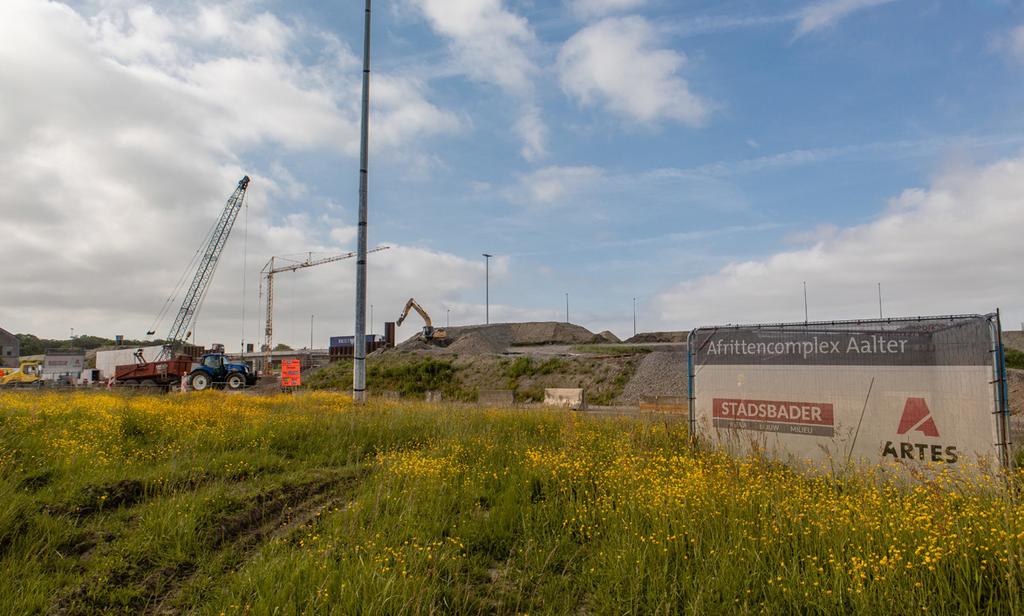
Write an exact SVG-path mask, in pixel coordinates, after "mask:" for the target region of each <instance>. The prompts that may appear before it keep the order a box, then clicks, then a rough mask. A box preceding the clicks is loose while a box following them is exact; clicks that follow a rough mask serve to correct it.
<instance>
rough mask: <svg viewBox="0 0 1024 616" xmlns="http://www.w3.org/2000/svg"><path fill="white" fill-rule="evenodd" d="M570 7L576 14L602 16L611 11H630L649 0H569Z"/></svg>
mask: <svg viewBox="0 0 1024 616" xmlns="http://www.w3.org/2000/svg"><path fill="white" fill-rule="evenodd" d="M568 2H569V7H570V8H571V9H572V12H573V13H575V14H576V15H578V16H580V17H583V18H588V17H602V16H604V15H608V14H610V13H617V12H620V11H629V10H633V9H637V8H640V7H642V6H643V5H645V4H647V0H568Z"/></svg>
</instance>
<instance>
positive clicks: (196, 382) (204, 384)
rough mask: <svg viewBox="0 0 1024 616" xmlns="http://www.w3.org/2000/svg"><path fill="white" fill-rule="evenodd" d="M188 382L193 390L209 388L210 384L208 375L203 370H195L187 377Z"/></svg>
mask: <svg viewBox="0 0 1024 616" xmlns="http://www.w3.org/2000/svg"><path fill="white" fill-rule="evenodd" d="M188 384H189V387H191V388H192V389H194V390H195V391H203V390H204V389H209V388H210V385H211V382H210V375H208V374H206V373H205V372H195V373H193V374H192V376H190V377H189V380H188Z"/></svg>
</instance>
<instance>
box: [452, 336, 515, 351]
mask: <svg viewBox="0 0 1024 616" xmlns="http://www.w3.org/2000/svg"><path fill="white" fill-rule="evenodd" d="M491 333H492V332H471V333H469V334H465V335H462V336H459V337H458V339H457V340H456V341H455V342H453V343H451V344H450V345H448V347H447V349H446V350H447V351H448V352H449V353H458V354H459V355H496V354H499V353H504V352H505V349H507V348H508V344H507V342H506V341H505V340H504V339H503V337H502V336H494V335H489V334H491Z"/></svg>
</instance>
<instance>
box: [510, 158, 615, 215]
mask: <svg viewBox="0 0 1024 616" xmlns="http://www.w3.org/2000/svg"><path fill="white" fill-rule="evenodd" d="M603 177H604V172H603V171H602V170H601V169H599V168H597V167H544V168H543V169H538V170H536V171H534V172H532V173H529V174H527V175H525V176H523V177H522V178H520V190H521V191H522V192H523V193H525V194H526V195H527V197H528V202H529V203H531V204H533V205H543V206H546V205H556V204H558V202H559V201H562V200H564V199H567V198H569V197H572V196H574V195H576V194H577V193H578V192H579V191H581V190H582V189H584V188H592V187H593V184H594V183H595V182H597V181H599V180H600V179H602V178H603Z"/></svg>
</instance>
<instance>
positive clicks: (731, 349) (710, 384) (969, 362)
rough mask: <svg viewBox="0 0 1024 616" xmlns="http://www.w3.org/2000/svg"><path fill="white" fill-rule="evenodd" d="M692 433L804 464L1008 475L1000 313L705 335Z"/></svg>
mask: <svg viewBox="0 0 1024 616" xmlns="http://www.w3.org/2000/svg"><path fill="white" fill-rule="evenodd" d="M687 373H688V392H689V394H688V401H687V402H688V404H687V410H688V413H689V420H690V427H691V433H692V434H693V435H694V436H695V437H697V438H701V439H704V440H706V441H710V442H711V443H712V444H714V445H716V446H719V447H722V448H724V449H727V450H729V451H731V452H735V453H738V454H748V453H758V454H764V455H767V456H769V457H772V458H775V459H779V460H783V461H787V462H796V463H799V464H811V465H827V466H830V467H833V468H834V467H835V466H836V465H837V464H839V465H843V464H849V463H851V462H853V463H857V464H863V463H868V464H878V463H882V464H892V465H895V466H897V467H901V468H908V469H922V468H943V467H957V468H966V467H978V468H997V467H1004V468H1007V467H1010V466H1011V465H1012V463H1013V459H1012V455H1011V443H1010V430H1009V406H1008V403H1007V393H1008V390H1007V378H1006V366H1005V357H1004V352H1003V346H1002V340H1001V325H1000V318H999V313H998V311H997V312H995V313H992V314H986V315H955V316H938V317H911V318H899V319H870V320H856V321H827V322H805V323H781V324H765V325H727V326H720V327H701V328H698V329H694V330H693V331H692V332H690V335H689V338H688V341H687Z"/></svg>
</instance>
